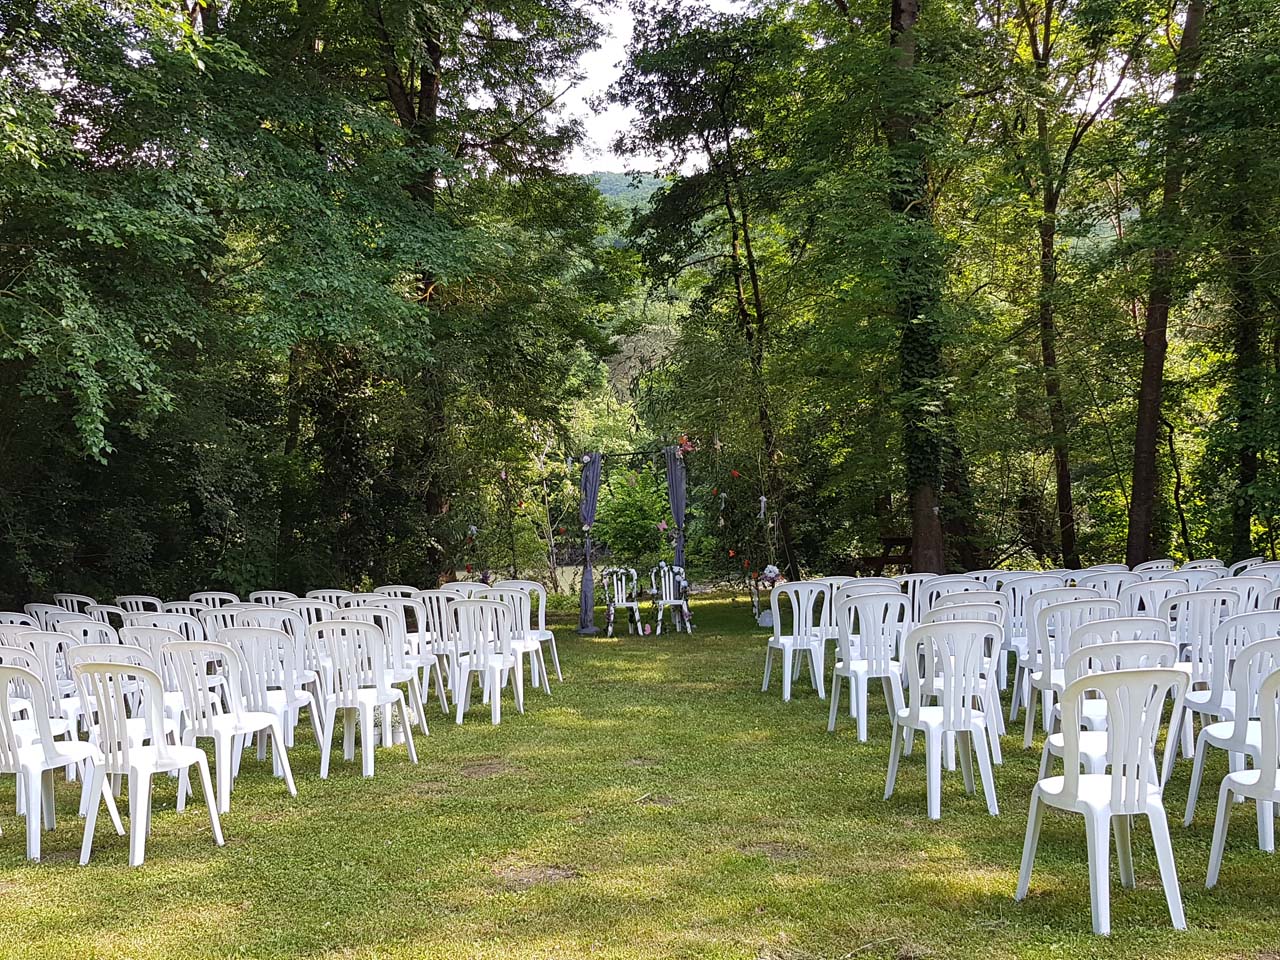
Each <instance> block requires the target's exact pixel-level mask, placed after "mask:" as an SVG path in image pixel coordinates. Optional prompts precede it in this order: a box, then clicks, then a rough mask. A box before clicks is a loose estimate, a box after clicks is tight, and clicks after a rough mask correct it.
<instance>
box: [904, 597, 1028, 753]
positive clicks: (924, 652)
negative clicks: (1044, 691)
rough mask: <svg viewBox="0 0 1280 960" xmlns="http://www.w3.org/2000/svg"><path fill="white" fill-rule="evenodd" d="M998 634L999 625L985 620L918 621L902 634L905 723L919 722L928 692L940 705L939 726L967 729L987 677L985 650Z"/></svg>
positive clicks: (997, 645) (995, 642)
mask: <svg viewBox="0 0 1280 960" xmlns="http://www.w3.org/2000/svg"><path fill="white" fill-rule="evenodd" d="M1003 640H1004V630H1003V628H1002V627H1001V626H1000V625H999V624H998V623H992V622H990V621H987V620H947V621H944V622H942V623H928V624H921V625H920V626H918V627H916V628H915V629H913V630H912V631H911V632H910V633H909V634H907V637H906V640H905V641H904V642H903V646H902V665H903V669H904V670H905V672H906V674H907V689H908V703H907V708H908V710H909V711H910V713H909V717H908V721H907V722H908V725H913V724H915V723H918V722H919V718H920V708H921V707H922V706H924V705H925V704H924V701H925V699H926V698H927V697H933V698H936V703H937V705H938V706H940V707H941V708H942V728H943V729H944V730H968V729H970V724H971V720H972V715H971V711H973V710H974V709H976V708H977V704H978V702H979V699H980V698H981V696H982V695H983V690H984V688H985V686H986V682H987V681H986V679H985V670H986V665H987V659H988V656H989V655H990V653H991V652H992V651H994V650H997V649H999V648H1000V645H1001V644H1002V643H1003ZM922 666H923V670H922V669H921V667H922Z"/></svg>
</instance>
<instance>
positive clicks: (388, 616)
mask: <svg viewBox="0 0 1280 960" xmlns="http://www.w3.org/2000/svg"><path fill="white" fill-rule="evenodd" d="M383 599H384V600H385V598H383ZM334 619H335V620H359V621H361V622H363V623H371V624H373V625H374V626H375V627H377V628H378V632H379V633H380V634H381V635H382V642H383V643H384V644H385V646H384V647H383V651H382V663H383V666H384V667H386V668H387V669H389V670H404V669H406V668H407V666H408V664H407V662H406V660H405V654H406V652H407V647H408V644H409V640H408V637H407V636H406V631H405V626H404V618H403V617H402V616H401V615H400V611H398V610H393V609H390V608H389V607H386V606H384V605H382V604H374V603H367V604H363V605H361V606H358V607H345V608H343V609H342V610H339V611H338V613H337V614H336V616H335V617H334Z"/></svg>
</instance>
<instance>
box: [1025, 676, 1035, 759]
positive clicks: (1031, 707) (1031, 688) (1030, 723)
mask: <svg viewBox="0 0 1280 960" xmlns="http://www.w3.org/2000/svg"><path fill="white" fill-rule="evenodd" d="M1023 712H1024V714H1025V716H1024V717H1023V723H1022V749H1023V750H1030V749H1031V738H1032V736H1033V733H1034V729H1035V723H1036V720H1035V717H1036V686H1035V684H1033V683H1031V682H1030V680H1028V681H1027V702H1026V706H1025V709H1024V711H1023Z"/></svg>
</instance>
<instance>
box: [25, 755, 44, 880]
mask: <svg viewBox="0 0 1280 960" xmlns="http://www.w3.org/2000/svg"><path fill="white" fill-rule="evenodd" d="M22 780H23V787H24V788H25V791H26V795H25V801H26V805H25V815H26V818H27V859H28V860H39V859H40V820H41V818H42V817H43V816H44V792H45V787H44V780H45V778H44V772H43V771H41V770H38V769H36V768H34V767H28V768H27V769H26V775H25V776H24V777H23V778H22Z"/></svg>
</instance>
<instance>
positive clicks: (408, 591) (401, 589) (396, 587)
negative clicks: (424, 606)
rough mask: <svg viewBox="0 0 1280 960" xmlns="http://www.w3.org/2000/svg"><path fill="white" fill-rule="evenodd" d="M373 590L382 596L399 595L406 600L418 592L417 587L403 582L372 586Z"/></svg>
mask: <svg viewBox="0 0 1280 960" xmlns="http://www.w3.org/2000/svg"><path fill="white" fill-rule="evenodd" d="M373 592H374V593H380V594H382V595H383V596H384V597H399V598H401V599H403V600H407V599H409V598H410V597H412V596H413V595H414V594H415V593H417V592H418V588H417V587H411V586H408V585H407V584H403V583H388V584H385V585H383V586H381V587H374V588H373Z"/></svg>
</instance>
